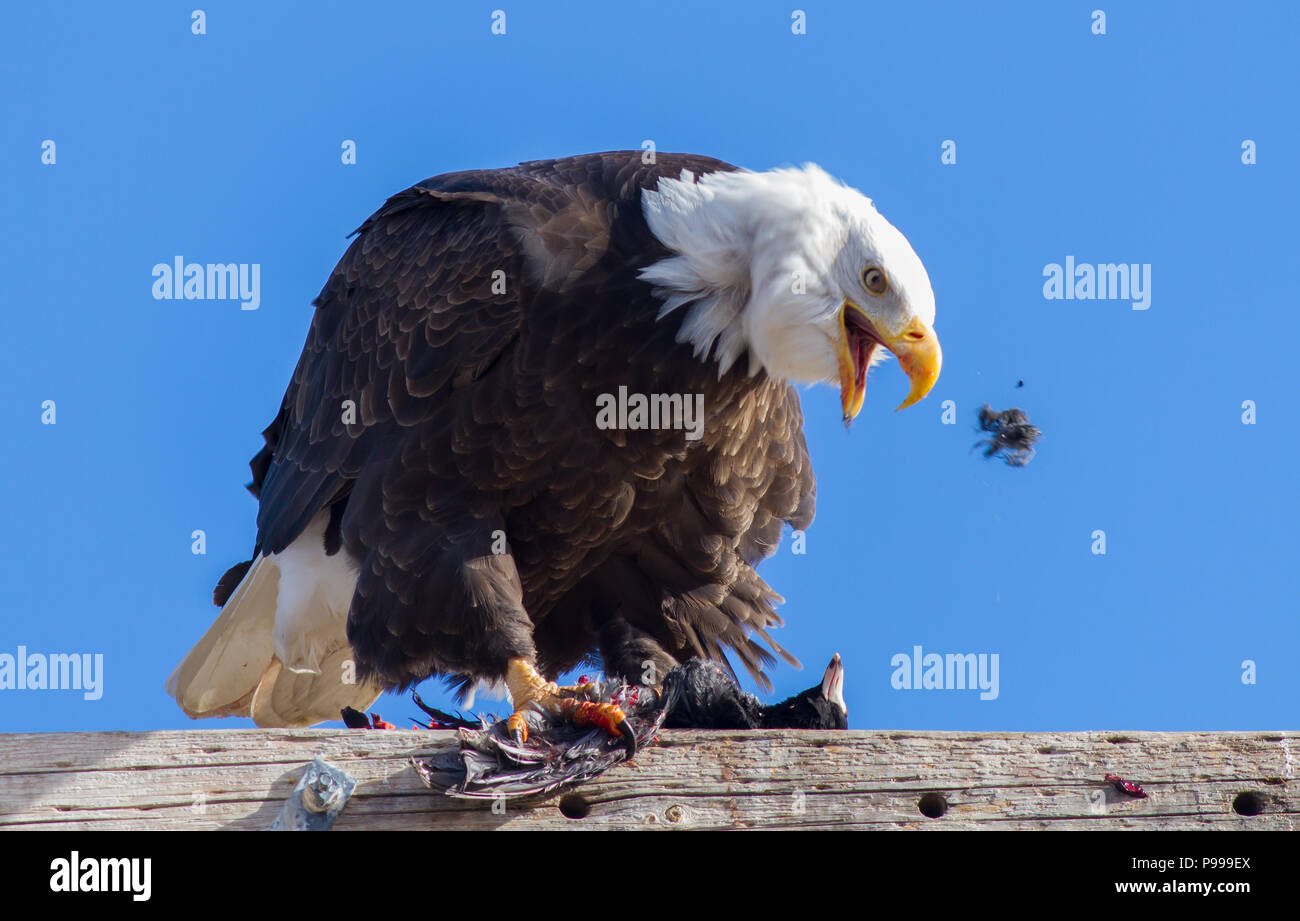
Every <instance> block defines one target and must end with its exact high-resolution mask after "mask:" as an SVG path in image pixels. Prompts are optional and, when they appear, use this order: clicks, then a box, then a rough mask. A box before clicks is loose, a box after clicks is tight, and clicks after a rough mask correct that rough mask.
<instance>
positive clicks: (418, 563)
mask: <svg viewBox="0 0 1300 921" xmlns="http://www.w3.org/2000/svg"><path fill="white" fill-rule="evenodd" d="M683 169H689V170H691V171H692V172H694V173H695V174H696V175H697V176H698V175H700V174H702V173H706V172H709V171H713V170H729V169H733V167H731V166H728V165H727V164H724V163H721V162H718V161H715V160H710V159H707V158H702V157H693V156H677V155H665V154H661V155H659V156H658V158H657V163H655V164H652V165H646V164H643V163H642V153H641V152H640V151H631V152H619V153H607V154H597V155H591V156H583V157H575V158H571V159H566V160H553V161H541V162H534V163H527V164H523V165H521V166H519V167H516V168H514V169H505V170H494V171H480V172H465V173H455V174H450V175H445V176H438V177H435V178H433V179H429V180H426V181H425V182H423V183H420V184H419V185H417V186H415V187H413V188H411V189H408V190H407V191H405V192H402V193H401V194H399V195H396V196H394V197H393V198H391V199H389V201H388V202H387V203H386V204H385V205H384V207H382V208H381V209H380V210H379V211H378V212H376V213H375V214H374V215H373V216H372V217H371V218H370V219H369V220H367V221H366V222H365V224H363V225H362V227H361V228H360V230H359V231H358V235H357V237H356V239H355V240H354V241H353V243H352V245H351V246H350V247H349V249H348V251H347V253H346V254H345V255H344V256H343V258H342V260H340V262H339V264H338V266H337V267H336V268H335V270H334V272H333V274H332V275H331V276H330V279H329V281H328V282H327V283H326V285H325V288H324V290H323V291H322V292H321V294H320V296H319V298H318V299H317V300H316V306H317V310H316V314H315V318H314V320H313V322H312V325H311V330H310V332H309V333H308V336H307V343H306V346H305V348H304V349H303V353H302V357H301V358H300V359H299V362H298V366H297V368H296V369H295V371H294V375H293V380H292V382H291V383H290V385H289V388H288V391H287V392H286V394H285V397H284V402H283V405H282V406H281V409H280V412H279V414H278V415H277V416H276V418H275V421H274V422H273V423H272V424H271V425H270V427H269V428H268V429H267V430H266V432H265V437H266V448H265V449H264V450H263V451H262V452H261V453H259V454H258V455H257V457H255V458H254V460H253V462H252V467H253V473H254V482H253V485H252V490H253V492H254V494H256V495H257V496H258V498H259V502H260V508H259V512H258V519H257V523H258V545H257V551H258V552H260V553H263V554H270V553H277V552H280V551H282V550H284V549H285V548H286V547H287V546H288V545H289V544H290V543H291V542H292V541H293V540H294V539H295V538H297V537H298V536H299V535H300V534H301V533H302V531H303V529H304V528H305V527H306V525H307V523H308V522H309V521H310V520H311V519H312V518H313V517H315V516H316V515H317V514H318V513H320V512H321V511H322V510H325V509H328V510H329V512H330V524H329V527H328V530H327V531H326V534H325V544H326V549H327V551H328V552H330V553H334V552H342V553H346V554H348V555H349V556H350V557H352V558H353V559H354V560H355V561H356V562H357V564H358V565H359V568H360V575H359V578H358V581H357V585H356V594H355V596H354V598H353V601H352V606H351V610H350V613H349V616H348V624H347V633H348V639H349V640H350V642H351V644H352V646H353V648H354V650H355V653H356V657H357V660H358V663H359V665H360V667H361V670H362V673H363V675H375V676H377V677H378V678H379V679H380V680H381V681H382V682H383V683H384V684H385V685H389V686H406V685H409V684H411V683H414V682H417V681H419V680H421V679H424V678H426V677H428V676H430V675H433V674H444V675H454V676H460V677H461V678H462V679H464V680H465V681H466V682H468V681H469V680H471V679H477V678H488V679H495V678H500V677H501V676H502V675H503V674H504V672H505V669H506V663H507V660H508V659H510V658H511V657H516V656H523V657H529V656H532V655H533V654H535V655H536V657H537V661H538V665H539V668H540V669H541V670H542V671H543V672H544V673H546V674H548V675H554V674H557V673H558V672H560V671H562V670H564V669H567V668H569V667H572V666H574V665H576V664H577V663H579V662H580V661H582V660H583V659H584V658H585V657H588V656H591V655H597V654H598V655H600V656H602V657H603V659H604V662H605V665H606V667H607V668H608V669H609V670H610V671H612V672H614V673H617V674H620V675H622V676H624V677H626V678H628V679H630V680H633V681H641V680H642V679H643V678H645V677H646V671H645V663H647V662H653V663H654V667H655V669H656V670H658V672H659V674H664V673H666V672H667V670H668V668H669V667H671V665H672V664H673V663H674V662H675V661H677V660H682V659H685V658H689V657H692V656H707V657H712V658H721V657H722V655H723V653H724V650H725V649H727V648H730V649H732V650H734V651H735V653H736V654H737V655H738V657H739V659H740V661H741V662H742V663H743V664H744V665H745V667H746V668H747V669H748V670H749V671H750V672H751V673H753V674H754V675H756V676H758V677H760V679H762V669H763V666H764V665H765V664H768V663H770V662H771V661H772V656H771V655H770V654H769V653H768V652H767V650H766V649H765V648H764V647H763V646H762V645H760V642H759V641H760V640H763V641H766V642H767V643H768V644H769V645H771V646H772V648H773V649H775V650H776V651H778V652H781V650H780V649H779V647H776V646H775V645H774V644H771V641H770V640H769V639H768V638H767V637H766V634H765V631H766V629H767V628H769V627H771V626H774V625H777V624H779V622H780V621H779V619H778V617H777V616H776V614H775V612H774V611H773V609H772V605H773V603H775V602H777V601H779V598H778V596H776V594H775V593H773V592H772V591H771V589H769V588H768V587H767V585H766V584H765V583H764V582H763V581H762V580H761V579H760V578H759V577H758V576H757V575H756V574H755V573H754V571H753V569H752V568H751V567H752V565H753V564H755V563H757V561H758V560H760V559H762V558H763V557H765V556H768V555H769V554H771V553H772V552H773V550H774V549H775V547H776V544H777V542H778V539H779V536H780V531H781V527H782V523H783V522H789V523H790V524H791V525H793V526H794V527H796V528H802V527H805V526H807V524H808V523H809V522H810V521H811V519H812V516H813V506H814V492H815V488H814V479H813V474H812V470H811V466H810V462H809V458H808V453H807V449H806V447H805V444H804V439H803V434H802V428H801V427H802V415H801V412H800V408H799V400H798V396H797V394H796V393H795V391H794V390H793V389H792V388H791V387H789V386H788V385H786V384H783V383H778V382H775V381H773V380H771V379H769V378H768V377H767V376H766V375H765V374H764V373H763V372H759V373H758V374H757V375H756V376H754V377H749V376H748V375H747V362H746V361H744V360H743V359H742V360H741V361H739V362H737V363H736V364H735V365H734V366H733V367H732V369H731V370H730V371H728V372H727V373H726V374H724V375H723V376H722V377H721V379H719V378H718V371H717V365H716V364H715V363H714V361H712V360H711V358H707V359H704V360H701V359H698V358H696V357H695V356H694V355H693V354H692V351H691V346H690V345H689V344H679V343H678V342H676V341H675V337H676V334H677V331H678V328H679V326H680V323H681V317H682V315H683V313H684V312H683V311H677V312H675V313H673V314H669V315H668V316H666V317H665V318H663V319H662V320H660V319H657V317H658V315H659V312H660V308H661V307H662V302H661V300H660V299H659V298H657V297H656V296H655V295H654V294H653V293H652V289H651V287H650V286H649V285H648V284H647V283H645V282H643V281H640V280H639V279H638V277H637V273H638V271H639V270H640V269H642V268H644V267H645V266H647V265H649V264H651V263H653V262H655V261H657V260H659V259H661V258H664V257H666V256H668V255H669V253H668V251H667V250H666V249H665V248H664V247H663V246H662V245H661V244H660V243H659V242H658V240H657V239H656V238H655V237H654V236H653V235H652V234H651V232H650V230H649V228H648V227H647V225H646V222H645V220H644V219H643V217H642V212H641V203H640V194H641V191H642V190H643V189H646V188H653V187H654V185H655V184H656V182H657V181H658V179H659V178H660V177H662V176H668V177H674V178H675V177H677V176H678V175H679V174H680V173H681V171H682V170H683ZM498 270H499V274H497V275H496V276H495V278H494V276H493V273H494V272H498ZM494 282H495V288H494ZM620 386H624V387H626V388H627V390H628V392H630V393H643V394H660V393H679V394H696V393H701V394H703V398H704V403H703V405H704V411H705V422H704V426H703V435H702V438H701V439H700V440H698V441H688V440H687V439H686V438H685V436H684V433H683V431H682V430H681V429H673V428H669V429H659V430H619V429H610V430H602V429H600V428H598V426H597V424H596V418H597V396H598V395H600V394H603V393H611V394H616V393H617V392H618V389H619V387H620ZM346 401H352V404H353V405H354V407H355V421H351V422H345V421H344V420H345V418H346V413H347V412H348V404H347V403H346ZM503 544H504V549H505V551H506V552H504V553H500V552H494V550H501V549H503Z"/></svg>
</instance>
